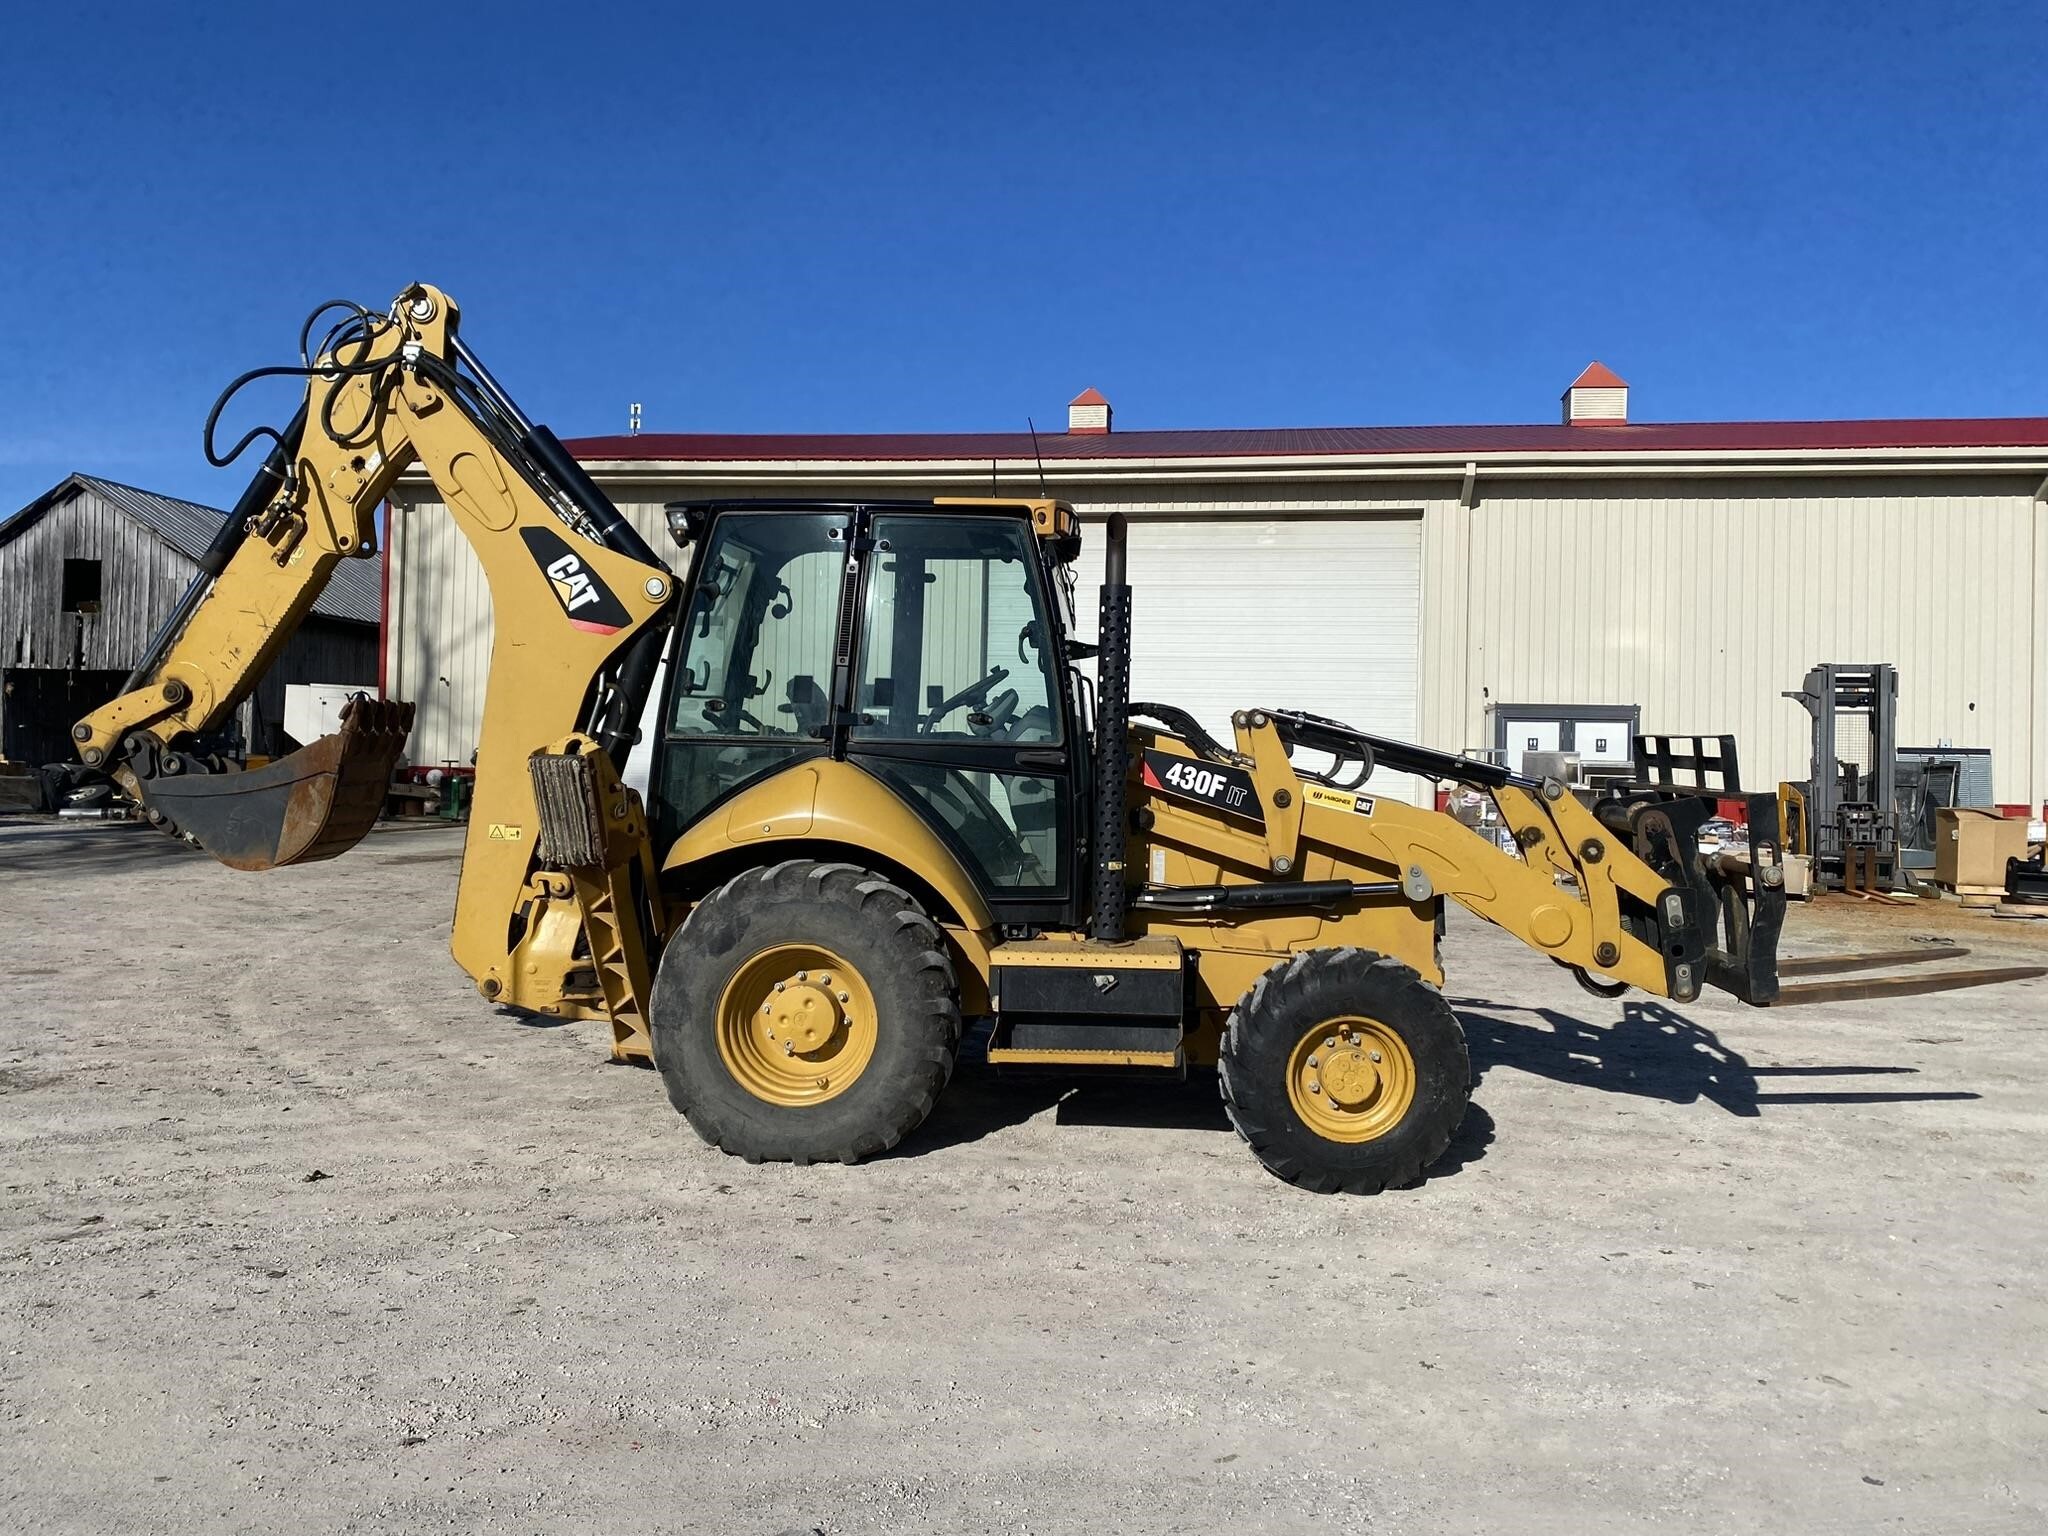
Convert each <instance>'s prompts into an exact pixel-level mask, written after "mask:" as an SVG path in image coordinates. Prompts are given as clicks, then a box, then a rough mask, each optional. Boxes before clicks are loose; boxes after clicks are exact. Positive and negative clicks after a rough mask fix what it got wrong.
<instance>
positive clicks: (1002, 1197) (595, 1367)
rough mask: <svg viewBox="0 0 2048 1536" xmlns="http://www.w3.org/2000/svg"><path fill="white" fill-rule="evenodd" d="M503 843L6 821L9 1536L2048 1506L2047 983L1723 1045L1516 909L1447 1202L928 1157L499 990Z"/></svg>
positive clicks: (1842, 942) (0, 1448)
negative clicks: (284, 856)
mask: <svg viewBox="0 0 2048 1536" xmlns="http://www.w3.org/2000/svg"><path fill="white" fill-rule="evenodd" d="M456 859H457V843H456V841H455V840H454V838H453V836H452V835H451V834H449V833H447V832H445V831H441V830H438V829H437V830H405V831H401V832H390V833H380V834H379V835H377V836H374V837H372V838H371V839H370V840H369V841H368V842H367V843H365V844H364V846H363V847H362V848H360V849H358V850H357V851H356V852H354V853H352V854H351V855H349V856H348V857H347V858H345V859H343V860H341V861H340V862H338V863H333V864H327V865H323V866H318V867H315V868H313V869H310V870H298V871H285V872H282V873H279V874H276V875H270V876H263V877H252V876H246V875H237V874H234V873H231V872H230V871H227V870H225V869H222V868H219V867H218V866H216V865H214V864H212V863H210V862H208V861H206V860H204V859H202V858H199V857H196V856H193V855H189V854H187V853H184V852H182V851H181V850H179V849H177V848H176V847H175V846H174V845H172V844H171V843H169V842H168V841H167V840H165V839H162V838H160V837H157V836H155V835H154V834H150V833H147V832H143V831H139V830H136V829H130V828H122V827H103V826H74V825H70V824H65V825H57V824H53V823H47V822H20V821H16V822H13V823H9V824H5V825H0V892H4V896H5V899H4V901H0V985H4V993H0V995H4V997H5V999H6V1001H7V1003H8V1004H9V1006H8V1007H7V1008H6V1009H5V1011H4V1014H0V1104H4V1113H0V1145H4V1154H5V1155H4V1167H0V1187H4V1195H0V1527H4V1528H6V1529H9V1530H18V1531H35V1532H69V1531H79V1532H129V1531H194V1532H196V1531H207V1532H218V1531H260V1532H274V1531H280V1530H323V1531H356V1530H370V1529H379V1530H382V1529H392V1530H402V1531H408V1532H412V1531H422V1532H425V1531H462V1532H499V1531H507V1532H513V1531H519V1532H524V1531H533V1532H542V1531H547V1532H555V1531H596V1530H603V1531H606V1532H614V1533H623V1532H639V1531H649V1532H653V1531H661V1532H679V1531H710V1532H721V1533H725V1532H732V1533H752V1532H760V1533H764V1536H772V1533H779V1532H786V1531H804V1532H809V1531H824V1532H827V1533H831V1536H839V1533H854V1532H922V1531H930V1532H973V1531H1004V1532H1041V1533H1044V1532H1064V1531H1075V1532H1080V1531H1087V1532H1104V1531H1117V1532H1149V1531H1174V1532H1189V1531H1196V1532H1202V1531H1223V1530H1228V1531H1233V1532H1265V1531H1305V1530H1311V1529H1314V1530H1330V1531H1335V1530H1343V1531H1366V1530H1381V1529H1388V1530H1393V1529H1399V1530H1404V1531H1414V1530H1446V1531H1449V1530H1457V1531H1471V1530H1488V1529H1492V1530H1514V1531H1517V1532H1532V1531H1560V1532H1566V1531H1569V1532H1583V1531H1587V1530H1592V1529H1600V1530H1603V1531H1620V1530H1637V1529H1648V1528H1661V1529H1693V1530H1711V1531H1716V1532H1732V1531H1771V1532H1783V1531H1789V1530H1813V1531H1837V1530H1839V1531H1871V1530H1917V1531H1941V1532H1959V1531H2014V1532H2019V1531H2027V1532H2033V1531H2038V1530H2041V1529H2042V1528H2043V1521H2044V1511H2048V1455H2044V1452H2048V1349H2044V1347H2043V1343H2044V1337H2048V1335H2044V1323H2048V1305H2044V1301H2043V1296H2042V1287H2041V1279H2040V1273H2041V1255H2042V1253H2043V1252H2044V1248H2048V1242H2044V1240H2048V1218H2044V1207H2043V1197H2044V1188H2043V1184H2042V1182H2041V1181H2042V1178H2043V1174H2042V1172H2041V1166H2042V1162H2043V1156H2042V1154H2043V1151H2044V1149H2048V1114H2044V1111H2043V1108H2042V1094H2041V1084H2042V1081H2043V1078H2044V1075H2048V1041H2044V1038H2043V1032H2042V1030H2041V1028H2040V1025H2041V1024H2042V1022H2043V1019H2044V1014H2048V1008H2044V1003H2048V983H2044V982H2041V981H2033V982H2025V983H2019V984H2013V985H2007V986H2004V987H2000V988H1996V989H1990V990H1985V991H1981V992H1973V993H1962V994H1955V995H1951V996H1949V997H1935V998H1929V999H1921V1000H1917V1001H1913V1000H1906V1001H1898V1002H1892V1003H1884V1004H1877V1003H1864V1004H1851V1005H1841V1006H1833V1007H1824V1008H1807V1009H1797V1010H1782V1011H1765V1012H1759V1011H1752V1010H1745V1009H1742V1008H1740V1007H1739V1006H1737V1005H1735V1004H1733V1003H1727V1002H1720V1001H1715V1002H1708V1003H1701V1004H1698V1005H1693V1006H1689V1007H1687V1008H1685V1009H1683V1010H1677V1011H1674V1010H1671V1009H1667V1008H1665V1007H1663V1006H1661V1005H1659V1004H1657V1003H1655V1002H1651V1001H1623V1002H1603V1001H1600V1000H1598V999H1596V998H1592V997H1589V996H1587V995H1586V994H1584V993H1582V992H1580V991H1579V990H1578V989H1577V988H1575V987H1574V986H1573V985H1572V983H1571V981H1570V979H1569V978H1568V977H1567V976H1565V974H1564V973H1562V972H1560V971H1558V970H1556V969H1555V968H1553V967H1551V966H1549V965H1546V964H1544V963H1543V962H1542V961H1540V960H1538V959H1536V958H1535V957H1533V956H1530V955H1527V954H1525V953H1523V952H1521V951H1520V950H1519V949H1518V948H1517V946H1515V944H1514V943H1513V941H1511V940H1508V939H1506V938H1504V937H1503V936H1500V935H1498V934H1496V933H1495V932H1494V931H1493V930H1491V929H1488V928H1486V927H1484V926H1483V925H1481V924H1479V923H1477V922H1473V921H1466V920H1460V921H1456V922H1454V925H1453V927H1452V930H1451V933H1450V936H1449V938H1448V940H1447V941H1446V944H1445V954H1446V960H1447V963H1448V964H1449V966H1450V969H1451V985H1450V987H1449V989H1448V990H1449V992H1450V994H1451V995H1452V996H1453V997H1454V998H1455V999H1456V1000H1457V1005H1458V1008H1459V1011H1460V1013H1461V1014H1462V1015H1463V1017H1464V1019H1465V1024H1466V1028H1467V1030H1468V1031H1469V1033H1470V1035H1471V1039H1472V1048H1473V1059H1474V1065H1475V1067H1476V1068H1477V1069H1478V1072H1479V1079H1480V1080H1479V1084H1478V1087H1477V1090H1476V1093H1475V1098H1474V1105H1473V1109H1472V1111H1471V1114H1470V1116H1469V1118H1468V1120H1467V1121H1466V1124H1465V1127H1464V1129H1463V1131H1462V1133H1461V1135H1460V1137H1459V1139H1458V1141H1457V1142H1456V1143H1455V1144H1454V1147H1453V1151H1452V1154H1451V1156H1450V1158H1449V1159H1448V1160H1447V1162H1446V1163H1445V1164H1444V1165H1443V1166H1442V1167H1440V1168H1439V1169H1438V1170H1437V1172H1436V1174H1435V1176H1434V1177H1432V1178H1431V1179H1430V1180H1429V1181H1428V1182H1427V1183H1426V1184H1424V1185H1423V1186H1421V1187H1420V1188H1417V1189H1413V1190H1406V1191H1401V1192H1397V1193H1393V1194H1388V1195H1384V1196H1381V1197H1379V1198H1376V1199H1370V1200H1361V1199H1345V1198H1325V1197H1317V1196H1312V1195H1306V1194H1302V1193H1300V1192H1298V1191H1296V1190H1293V1189H1291V1188H1288V1187H1287V1186H1285V1185H1282V1184H1280V1183H1279V1182H1277V1181H1276V1180H1274V1179H1272V1178H1270V1177H1269V1176H1267V1175H1266V1174H1265V1173H1263V1172H1262V1171H1261V1170H1260V1169H1259V1168H1258V1166H1257V1165H1256V1164H1255V1163H1254V1162H1253V1161H1252V1159H1251V1157H1250V1154H1249V1153H1248V1152H1247V1151H1246V1150H1245V1149H1244V1147H1243V1146H1242V1145H1241V1144H1240V1143H1239V1142H1238V1140H1237V1139H1236V1137H1235V1136H1234V1135H1233V1134H1232V1133H1231V1132H1230V1130H1229V1129H1228V1127H1227V1125H1226V1124H1225V1122H1224V1120H1223V1118H1222V1115H1221V1113H1220V1111H1219V1108H1218V1104H1217V1100H1216V1095H1215V1084H1214V1081H1213V1079H1209V1080H1201V1079H1199V1078H1198V1079H1195V1080H1191V1081H1190V1082H1189V1083H1187V1084H1186V1085H1184V1086H1153V1085H1149V1084H1133V1085H1110V1084H1098V1085H1094V1086H1083V1087H1078V1088H1076V1087H1073V1086H1071V1085H1061V1084H1058V1083H1052V1082H1047V1081H1043V1080H1031V1079H1020V1078H1013V1077H1005V1078H1001V1079H998V1078H996V1077H994V1076H993V1075H992V1074H991V1073H990V1071H989V1069H988V1068H987V1067H986V1066H985V1065H982V1066H976V1065H974V1064H973V1063H966V1064H963V1067H962V1070H961V1073H960V1075H959V1076H958V1077H956V1078H955V1080H954V1083H953V1086H952V1087H951V1089H949V1090H948V1093H947V1096H946V1098H945V1099H944V1100H942V1102H941V1105H940V1108H939V1110H938V1112H937V1114H936V1115H935V1116H934V1118H933V1120H932V1121H931V1123H930V1124H929V1125H927V1126H926V1127H925V1129H924V1130H923V1131H922V1132H920V1133H919V1134H918V1135H916V1136H915V1137H914V1138H913V1139H912V1140H911V1142H910V1143H908V1144H907V1145H906V1146H905V1147H903V1148H902V1149H901V1150H900V1151H899V1152H898V1153H897V1154H896V1155H894V1156H892V1157H889V1158H887V1159H884V1160H881V1161H879V1162H876V1163H872V1164H869V1165H866V1166H863V1167H859V1168H851V1169H842V1168H814V1169H808V1170H796V1169H791V1168H783V1167H761V1168H749V1167H747V1166H746V1165H744V1164H742V1163H739V1162H736V1161H732V1160H729V1159H727V1158H724V1157H722V1156H720V1155H719V1154H717V1153H715V1152H713V1151H711V1150H710V1149H708V1148H706V1147H704V1146H703V1145H701V1144H700V1143H699V1142H698V1141H697V1140H696V1138H695V1137H694V1136H692V1135H691V1134H690V1132H689V1130H688V1128H687V1127H686V1126H684V1125H683V1123H682V1122H681V1121H680V1120H679V1119H677V1118H676V1117H675V1116H674V1115H673V1114H671V1112H670V1111H669V1109H668V1107H667V1104H666V1101H665V1100H664V1098H663V1096H662V1093H661V1090H660V1085H659V1082H658V1080H657V1078H656V1077H655V1076H654V1075H653V1074H652V1073H649V1072H646V1071H644V1070H637V1069H633V1068H621V1067H612V1066H608V1065H606V1064H605V1046H604V1040H605V1031H604V1029H603V1028H601V1027H599V1026H594V1025H567V1026H556V1027H535V1026H533V1025H530V1024H525V1023H522V1022H520V1021H518V1020H516V1019H514V1018H512V1017H510V1016H507V1015H502V1014H498V1013H495V1012H494V1011H493V1010H492V1009H490V1008H489V1007H488V1006H486V1005H485V1004H484V1003H483V1002H481V1001H480V1000H479V999H478V997H477V996H476V994H475V992H474V991H473V990H472V989H471V988H470V987H469V985H468V984H467V982H466V981H465V980H464V978H463V977H462V976H461V975H460V973H459V972H457V971H456V969H455V967H454V965H453V964H452V962H451V961H450V960H449V959H448V956H447V952H446V940H447V916H448V912H449V907H450V903H451V900H452V895H453V888H454V882H455V875H456V869H457V864H456ZM2042 929H2048V923H2042V924H2033V925H2014V924H2003V925H2001V924H1998V923H1996V922H1994V921H1993V920H1992V919H1989V918H1986V917H1980V916H1977V915H1975V914H1964V913H1960V912H1957V911H1956V910H1955V909H1954V908H1953V907H1949V908H1942V909H1934V910H1930V911H1924V912H1923V911H1922V910H1920V909H1913V910H1911V911H1907V912H1904V913H1903V914H1901V913H1888V914H1878V915H1876V916H1875V917H1873V915H1872V914H1871V913H1870V912H1869V909H1867V908H1864V909H1843V908H1837V909H1833V910H1832V911H1830V910H1829V909H1825V908H1821V909H1811V910H1809V909H1796V910H1795V915H1794V920H1793V923H1792V925H1791V930H1790V934H1789V936H1788V942H1787V948H1788V950H1800V949H1805V950H1819V949H1827V948H1841V947H1870V946H1871V944H1872V943H1873V942H1879V943H1890V942H1896V941H1897V940H1898V939H1899V938H1900V937H1901V936H1902V935H1903V934H1905V933H1908V932H1916V933H1917V932H1926V933H1941V934H1947V935H1950V936H1953V937H1957V938H1961V939H1964V941H1965V942H1971V943H1975V944H1977V945H1978V946H1979V953H1980V956H1981V957H1983V958H1987V959H1989V958H2004V957H2006V956H2007V955H2008V954H2018V953H2019V952H2021V951H2026V952H2028V953H2030V954H2033V955H2040V954H2042V953H2043V952H2044V951H2048V935H2043V934H2042V933H2041V930H2042ZM1873 930H1882V931H1881V932H1877V933H1876V934H1875V937H1873Z"/></svg>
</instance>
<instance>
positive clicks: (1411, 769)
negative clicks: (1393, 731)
mask: <svg viewBox="0 0 2048 1536" xmlns="http://www.w3.org/2000/svg"><path fill="white" fill-rule="evenodd" d="M1266 713H1267V714H1269V715H1271V716H1272V717H1273V719H1274V721H1275V722H1277V723H1278V725H1279V726H1280V731H1281V734H1282V735H1283V736H1285V737H1286V738H1287V740H1288V741H1289V743H1290V744H1292V745H1295V746H1302V747H1308V748H1310V749H1311V750H1313V751H1318V752H1329V753H1332V754H1333V755H1336V756H1339V757H1341V756H1343V755H1344V754H1345V753H1347V752H1351V753H1355V752H1357V751H1358V750H1359V749H1360V748H1364V749H1365V750H1366V751H1368V752H1370V753H1372V755H1373V758H1374V760H1375V761H1377V762H1380V763H1384V764H1385V765H1386V766H1387V767H1389V768H1396V769H1399V770H1400V771H1401V772H1403V773H1418V774H1421V775H1422V776H1423V777H1424V778H1426V779H1449V780H1451V781H1453V782H1454V783H1458V784H1468V785H1471V786H1472V787H1473V788H1475V789H1503V788H1508V789H1523V790H1528V791H1530V792H1532V793H1538V792H1541V790H1542V788H1543V781H1542V780H1540V779H1531V778H1527V777H1524V776H1523V775H1522V774H1519V773H1510V772H1509V771H1508V770H1507V769H1506V768H1504V767H1502V766H1501V765H1500V764H1498V763H1482V762H1479V761H1477V760H1476V759H1474V758H1469V757H1459V756H1457V755H1456V754H1455V753H1451V752H1438V751H1436V750H1434V749H1433V748H1430V747H1418V746H1416V745H1414V744H1413V743H1412V742H1406V741H1395V740H1393V739H1392V738H1390V737H1386V736H1372V735H1368V734H1367V733H1366V732H1364V731H1358V730H1353V729H1352V728H1351V727H1350V726H1348V725H1343V724H1340V723H1339V722H1337V721H1335V720H1324V719H1321V718H1320V717H1318V716H1315V715H1304V714H1300V713H1298V712H1296V711H1294V710H1287V709H1269V710H1267V711H1266Z"/></svg>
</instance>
